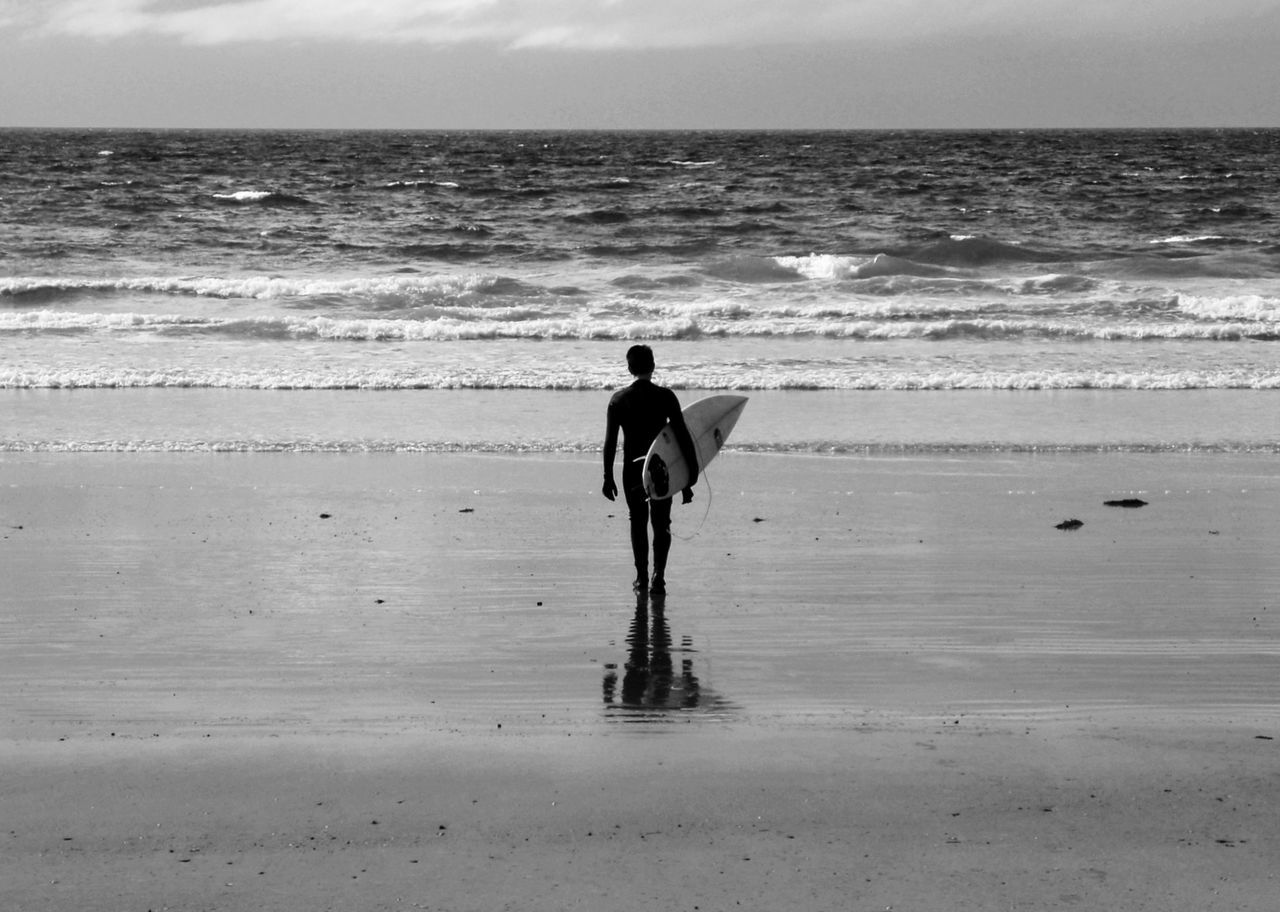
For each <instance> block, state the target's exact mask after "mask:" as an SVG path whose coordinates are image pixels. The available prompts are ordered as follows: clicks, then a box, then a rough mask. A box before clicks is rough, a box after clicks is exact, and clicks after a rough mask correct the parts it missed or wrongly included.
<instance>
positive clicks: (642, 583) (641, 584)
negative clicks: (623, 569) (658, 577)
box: [631, 573, 649, 592]
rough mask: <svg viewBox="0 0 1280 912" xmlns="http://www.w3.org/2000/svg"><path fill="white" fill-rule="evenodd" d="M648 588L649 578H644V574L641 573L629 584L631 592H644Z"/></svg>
mask: <svg viewBox="0 0 1280 912" xmlns="http://www.w3.org/2000/svg"><path fill="white" fill-rule="evenodd" d="M648 588H649V580H648V579H646V578H645V574H643V573H641V574H640V575H639V576H637V577H636V579H635V582H634V583H632V584H631V589H632V591H633V592H645V591H647V590H648Z"/></svg>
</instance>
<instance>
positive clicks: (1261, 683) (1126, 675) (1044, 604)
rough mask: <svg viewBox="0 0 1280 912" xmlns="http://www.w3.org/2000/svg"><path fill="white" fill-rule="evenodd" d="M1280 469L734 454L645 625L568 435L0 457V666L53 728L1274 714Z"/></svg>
mask: <svg viewBox="0 0 1280 912" xmlns="http://www.w3.org/2000/svg"><path fill="white" fill-rule="evenodd" d="M1270 463H1271V459H1270V458H1266V457H1251V456H1230V455H1223V454H1182V455H1179V454H1167V453H1162V454H1152V453H1107V454H1098V453H1088V454H1066V455H1063V454H1040V455H1031V454H1006V455H1004V456H992V455H984V456H973V455H960V456H949V457H941V456H936V455H935V456H929V457H923V456H917V457H903V456H895V457H818V456H809V457H801V456H796V455H790V456H779V455H772V454H740V453H730V454H726V455H725V456H723V457H722V462H720V463H717V464H716V466H714V467H713V468H714V469H715V475H714V476H713V478H712V486H711V488H710V489H709V490H704V491H702V492H700V498H702V499H699V500H696V501H695V503H694V505H692V506H690V507H680V508H678V509H677V513H676V517H675V527H674V532H675V534H676V536H677V541H676V542H675V547H674V550H673V556H672V563H671V566H670V568H669V571H668V580H669V584H670V592H669V593H668V595H667V596H666V598H665V601H664V602H663V603H662V605H661V609H662V610H661V617H659V616H658V612H657V610H656V608H657V606H655V605H654V604H653V603H649V604H648V605H647V606H646V617H645V618H644V619H643V621H644V623H643V626H641V625H638V624H637V601H636V599H635V597H634V596H633V595H632V594H631V593H630V592H629V591H628V589H627V581H628V579H629V576H628V572H627V566H626V565H627V563H628V558H627V554H626V543H625V535H626V533H625V523H624V521H623V520H622V518H621V517H620V516H618V515H617V507H616V505H610V504H607V503H606V502H604V501H603V500H601V499H600V498H599V495H598V493H597V492H596V491H595V490H594V486H595V485H594V478H595V475H596V469H595V467H594V463H593V462H591V461H590V460H589V459H587V458H584V457H577V456H551V457H547V456H523V457H501V456H493V455H485V456H444V455H439V454H435V455H427V456H422V457H416V456H410V455H389V454H374V455H368V456H359V455H330V454H311V455H305V456H290V455H270V454H260V455H245V454H228V455H222V456H209V455H201V454H167V455H147V454H123V455H120V454H66V455H59V454H36V455H25V454H8V455H5V456H4V457H3V464H4V466H5V469H6V473H7V474H8V475H9V477H10V478H14V477H16V478H18V479H20V483H16V484H15V483H11V484H10V485H9V486H8V487H5V488H3V489H0V517H2V518H3V523H4V527H5V528H4V533H3V541H0V547H3V548H4V549H5V552H6V562H7V563H8V564H9V565H10V566H11V567H13V568H14V572H12V573H11V574H9V576H8V581H7V583H6V586H7V590H6V592H5V599H4V601H5V603H6V604H7V605H8V606H9V607H8V608H7V610H6V612H5V615H4V625H3V634H2V636H3V642H2V643H0V650H2V651H3V653H4V655H5V662H4V663H3V667H4V672H3V676H4V683H5V685H6V687H7V688H8V692H9V693H10V694H11V697H10V713H11V714H16V717H17V720H18V721H19V722H20V723H21V726H22V728H23V730H26V731H31V732H35V731H38V732H43V733H49V732H54V731H57V732H63V731H72V732H81V733H83V732H94V733H99V734H100V733H101V732H102V731H103V730H107V729H110V730H116V731H119V732H120V733H121V734H125V733H132V734H137V733H141V732H149V731H150V730H152V729H156V728H160V729H163V730H165V731H172V732H191V731H197V732H198V731H200V730H205V729H208V728H217V727H218V726H248V727H249V728H251V729H254V730H259V731H271V730H299V731H309V730H314V731H327V730H334V729H346V728H356V729H360V730H369V731H374V730H387V731H403V730H419V729H426V730H433V729H438V728H444V729H448V728H473V727H477V726H479V727H496V726H498V725H504V726H506V727H508V728H544V727H551V728H563V727H566V726H568V727H570V728H571V729H573V730H581V729H582V727H583V726H586V727H587V729H590V728H591V727H592V726H595V725H601V726H610V725H613V724H615V723H624V724H634V723H637V722H639V723H642V724H646V723H647V724H650V725H652V724H654V723H658V724H659V727H660V728H663V729H664V730H665V729H666V728H669V727H670V726H680V725H686V724H695V725H697V724H716V725H720V724H731V725H739V726H741V725H748V726H750V725H755V724H763V723H766V722H767V723H770V724H773V723H776V722H780V721H781V722H787V721H792V722H795V721H802V720H803V721H806V722H808V723H820V724H831V725H858V724H864V723H867V722H868V721H869V720H875V719H877V718H883V717H885V716H886V715H890V716H891V715H893V714H911V715H924V716H927V717H930V718H935V717H936V718H938V719H943V718H944V717H945V718H946V719H949V720H951V721H954V720H956V719H960V718H963V717H965V716H980V715H991V714H995V715H996V716H999V717H1001V718H1005V719H1027V720H1030V719H1038V718H1040V719H1042V718H1049V717H1066V718H1075V717H1080V716H1088V717H1095V716H1105V714H1106V713H1108V712H1112V711H1117V712H1121V711H1122V712H1125V713H1130V714H1131V713H1132V711H1133V710H1135V709H1136V710H1140V711H1142V712H1150V713H1153V714H1160V713H1163V714H1174V715H1176V714H1200V715H1212V714H1215V713H1216V714H1223V715H1226V716H1230V715H1231V714H1239V715H1244V716H1249V717H1257V716H1268V715H1269V714H1274V713H1275V706H1276V697H1277V693H1276V687H1275V683H1274V674H1273V672H1274V667H1275V662H1276V660H1277V657H1278V656H1280V614H1278V612H1280V607H1278V606H1277V604H1276V602H1275V593H1276V592H1277V591H1280V570H1277V568H1276V565H1275V562H1274V560H1273V554H1272V552H1273V550H1274V549H1273V547H1272V545H1273V544H1274V541H1275V540H1276V535H1277V533H1278V532H1280V528H1277V526H1278V525H1280V520H1277V519H1276V518H1275V517H1276V516H1277V515H1280V511H1277V510H1276V509H1275V506H1276V504H1277V500H1278V499H1280V490H1278V486H1277V483H1276V481H1275V475H1274V472H1273V471H1272V470H1271V469H1272V467H1271V465H1270ZM1118 497H1138V498H1141V499H1144V500H1146V501H1147V502H1148V505H1147V506H1145V507H1142V508H1138V509H1124V508H1115V507H1106V506H1103V501H1104V500H1107V499H1114V498H1118ZM1066 518H1078V519H1080V520H1082V521H1083V523H1084V525H1083V526H1082V527H1081V528H1080V529H1078V530H1077V531H1074V532H1063V531H1060V530H1058V529H1056V528H1055V526H1056V524H1058V523H1059V522H1061V521H1062V520H1064V519H1066ZM18 526H21V528H17V527H18ZM640 629H643V630H644V631H645V632H646V633H647V637H640V636H638V635H637V634H638V631H639V630H640Z"/></svg>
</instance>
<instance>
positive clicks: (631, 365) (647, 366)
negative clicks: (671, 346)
mask: <svg viewBox="0 0 1280 912" xmlns="http://www.w3.org/2000/svg"><path fill="white" fill-rule="evenodd" d="M653 366H654V365H653V349H652V348H650V347H649V346H647V345H633V346H631V347H630V348H629V349H627V370H629V371H631V373H633V374H635V375H636V376H637V377H642V376H644V375H645V374H652V373H653Z"/></svg>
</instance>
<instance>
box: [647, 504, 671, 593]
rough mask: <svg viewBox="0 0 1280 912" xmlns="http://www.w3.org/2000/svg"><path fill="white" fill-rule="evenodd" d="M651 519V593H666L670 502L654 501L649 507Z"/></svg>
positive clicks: (669, 549)
mask: <svg viewBox="0 0 1280 912" xmlns="http://www.w3.org/2000/svg"><path fill="white" fill-rule="evenodd" d="M649 511H650V514H651V515H652V517H653V591H654V592H664V591H666V585H667V582H666V578H667V554H668V553H669V552H670V551H671V501H670V500H655V501H654V502H653V503H651V504H650V505H649Z"/></svg>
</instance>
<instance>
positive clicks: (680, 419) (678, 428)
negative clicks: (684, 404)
mask: <svg viewBox="0 0 1280 912" xmlns="http://www.w3.org/2000/svg"><path fill="white" fill-rule="evenodd" d="M670 421H671V430H672V431H673V432H674V433H675V435H676V443H678V444H680V453H681V454H682V455H683V456H684V461H685V463H686V464H687V465H688V466H689V484H688V486H687V487H688V488H692V487H693V486H694V485H696V484H697V483H698V450H697V448H696V447H695V446H694V445H693V435H692V434H690V433H689V427H688V425H686V424H685V423H684V416H683V415H681V414H680V406H679V405H677V406H676V413H675V415H673V416H672V417H671V419H670ZM686 489H687V488H686ZM692 499H693V496H692V495H690V496H689V500H692ZM689 500H686V501H685V503H688V502H689Z"/></svg>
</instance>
